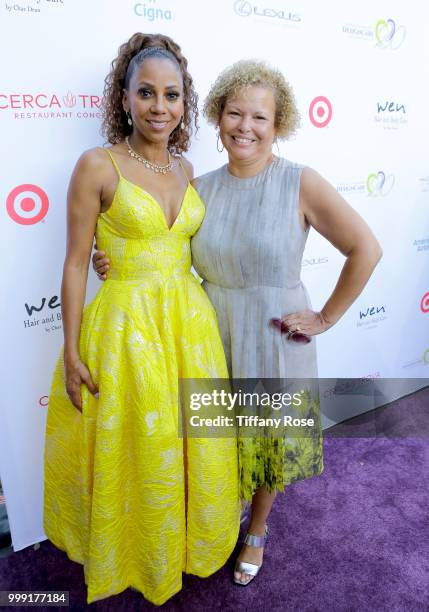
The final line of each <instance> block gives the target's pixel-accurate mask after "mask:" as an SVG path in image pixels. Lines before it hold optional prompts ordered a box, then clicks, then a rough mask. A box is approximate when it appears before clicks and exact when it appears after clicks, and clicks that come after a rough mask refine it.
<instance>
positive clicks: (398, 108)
mask: <svg viewBox="0 0 429 612" xmlns="http://www.w3.org/2000/svg"><path fill="white" fill-rule="evenodd" d="M386 112H387V113H401V112H402V113H403V114H404V115H405V114H406V112H407V111H406V109H405V105H404V104H397V103H395V102H389V101H386V103H385V104H381V103H380V102H377V113H386Z"/></svg>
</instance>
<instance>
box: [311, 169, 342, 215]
mask: <svg viewBox="0 0 429 612" xmlns="http://www.w3.org/2000/svg"><path fill="white" fill-rule="evenodd" d="M326 200H329V201H335V202H337V201H341V202H343V201H344V200H343V198H342V197H341V196H340V195H339V193H338V192H337V190H336V189H335V187H334V186H333V185H331V183H329V182H328V181H327V180H326V179H325V178H323V176H322V175H321V174H319V173H318V172H316V170H314V169H313V168H309V167H307V166H306V167H305V168H303V170H302V174H301V184H300V201H301V205H304V206H305V205H307V206H315V205H316V206H317V205H319V206H320V205H323V203H324V202H325V201H326Z"/></svg>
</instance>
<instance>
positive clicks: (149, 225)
mask: <svg viewBox="0 0 429 612" xmlns="http://www.w3.org/2000/svg"><path fill="white" fill-rule="evenodd" d="M109 155H110V153H109ZM112 161H113V158H112ZM116 169H117V171H118V174H119V177H118V184H117V187H116V190H115V194H114V196H113V201H112V204H111V206H110V208H109V209H108V210H107V211H106V212H104V213H100V215H99V218H98V222H97V228H96V240H97V246H98V248H99V249H100V250H102V251H105V252H106V255H107V257H109V259H110V262H111V263H110V269H109V274H108V279H111V280H115V279H120V280H134V279H138V278H142V277H143V276H145V275H147V274H149V273H156V274H162V275H164V274H171V273H172V272H176V271H177V272H189V271H190V268H191V253H190V238H191V237H192V236H193V235H194V234H195V233H196V232H197V230H198V228H199V227H200V225H201V223H202V220H203V218H204V212H205V211H204V204H203V202H202V200H201V198H200V197H199V195H198V193H197V191H196V190H195V189H194V187H193V186H192V185H191V184H190V183H189V184H188V186H187V188H186V191H185V194H184V196H183V200H182V203H181V207H180V210H179V213H178V215H177V218H176V220H175V221H174V223H173V225H172V226H171V227H170V228H169V227H168V224H167V220H166V217H165V214H164V211H163V209H162V208H161V206H160V204H159V203H158V201H157V200H156V199H155V198H154V197H153V196H152V195H151V194H150V193H148V192H147V191H145V190H144V189H143V188H142V187H140V186H139V185H136V184H135V183H132V182H131V181H129V180H128V179H126V178H124V177H123V176H122V175H121V174H120V173H119V170H118V168H117V166H116Z"/></svg>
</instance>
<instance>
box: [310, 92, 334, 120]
mask: <svg viewBox="0 0 429 612" xmlns="http://www.w3.org/2000/svg"><path fill="white" fill-rule="evenodd" d="M308 114H309V117H310V121H311V123H312V124H313V125H314V126H315V127H317V128H324V127H326V126H327V125H328V123H329V122H330V121H331V119H332V104H331V103H330V101H329V100H328V98H326V97H325V96H317V97H316V98H314V99H313V100H312V101H311V104H310V108H309V110H308Z"/></svg>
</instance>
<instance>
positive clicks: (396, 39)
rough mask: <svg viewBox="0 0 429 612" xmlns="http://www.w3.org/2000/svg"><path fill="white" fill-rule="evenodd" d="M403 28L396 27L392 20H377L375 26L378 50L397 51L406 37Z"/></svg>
mask: <svg viewBox="0 0 429 612" xmlns="http://www.w3.org/2000/svg"><path fill="white" fill-rule="evenodd" d="M406 33H407V31H406V29H405V27H404V26H402V25H401V26H399V25H396V23H395V22H394V21H393V19H387V20H384V19H379V20H378V21H377V23H376V24H375V31H374V34H375V40H376V45H377V47H379V48H380V49H388V48H390V49H393V50H395V49H399V47H400V46H401V45H402V43H403V42H404V39H405V36H406Z"/></svg>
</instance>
